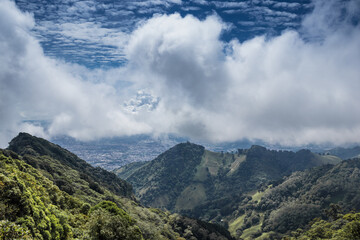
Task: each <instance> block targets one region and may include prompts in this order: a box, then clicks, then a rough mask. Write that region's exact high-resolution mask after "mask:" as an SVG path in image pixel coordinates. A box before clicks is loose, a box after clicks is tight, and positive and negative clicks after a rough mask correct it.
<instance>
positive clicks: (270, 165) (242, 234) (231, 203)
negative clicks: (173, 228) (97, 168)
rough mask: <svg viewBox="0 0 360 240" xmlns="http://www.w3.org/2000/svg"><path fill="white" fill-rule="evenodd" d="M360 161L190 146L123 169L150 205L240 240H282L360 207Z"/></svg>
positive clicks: (261, 149)
mask: <svg viewBox="0 0 360 240" xmlns="http://www.w3.org/2000/svg"><path fill="white" fill-rule="evenodd" d="M359 164H360V160H359V159H353V160H347V161H342V159H340V158H339V157H336V156H333V155H330V154H329V153H326V154H315V153H312V152H311V151H309V150H300V151H297V152H292V151H275V150H268V149H266V148H264V147H261V146H252V147H251V148H249V149H238V151H237V153H235V154H232V153H216V152H211V151H208V150H206V149H204V147H202V146H199V145H196V144H191V143H182V144H178V145H176V146H175V147H173V148H171V149H169V150H168V151H166V152H164V153H163V154H161V155H159V156H158V157H157V158H155V159H154V160H152V161H150V162H142V163H133V164H129V165H126V166H124V167H122V168H120V169H117V170H115V173H116V174H118V176H120V177H122V178H124V179H125V180H127V181H129V182H130V183H131V184H132V185H133V188H134V190H135V195H136V197H137V198H138V199H139V200H140V202H142V203H143V204H144V205H146V206H152V207H158V208H163V209H167V210H170V211H172V212H178V213H181V214H184V215H187V216H191V217H194V218H200V219H202V220H204V221H210V222H214V223H217V224H220V225H222V226H224V227H225V228H227V229H228V230H229V231H230V232H231V234H232V235H233V236H234V237H236V238H239V239H255V238H258V239H269V238H270V239H271V238H274V239H279V238H281V237H283V236H284V234H285V235H286V234H291V231H294V230H296V229H298V228H304V227H306V226H307V225H308V224H309V222H310V221H311V220H313V219H314V218H316V217H320V218H326V217H327V216H326V215H325V214H324V211H325V210H326V209H328V208H329V207H330V205H331V204H338V205H339V207H340V208H341V209H342V210H343V211H345V212H349V211H350V210H351V209H352V208H354V209H355V210H357V211H358V210H360V205H359V204H360V198H359V197H360V195H359V192H358V190H357V187H356V186H357V184H358V181H359V180H360V177H359V174H358V173H359Z"/></svg>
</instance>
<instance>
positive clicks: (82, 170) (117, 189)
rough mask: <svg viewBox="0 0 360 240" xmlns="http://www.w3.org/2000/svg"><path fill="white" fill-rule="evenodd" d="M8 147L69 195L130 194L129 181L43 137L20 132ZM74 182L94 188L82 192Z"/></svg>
mask: <svg viewBox="0 0 360 240" xmlns="http://www.w3.org/2000/svg"><path fill="white" fill-rule="evenodd" d="M8 149H9V150H12V151H14V152H16V153H17V154H19V155H22V156H23V159H24V160H25V161H26V163H28V164H30V165H32V166H33V167H35V168H37V169H39V170H41V171H42V172H43V174H44V175H46V176H47V177H48V178H49V179H51V180H52V181H53V182H54V183H55V184H56V185H57V186H58V187H59V188H60V189H61V190H64V191H66V192H67V193H69V194H70V195H72V194H80V195H83V196H84V199H88V197H89V196H92V195H94V194H95V195H96V194H97V193H99V194H102V193H104V191H105V190H108V191H110V192H112V193H114V194H117V195H120V196H125V197H130V198H131V197H132V196H133V193H132V187H131V185H130V184H129V183H128V182H126V181H124V180H122V179H120V178H118V177H117V176H116V175H115V174H113V173H110V172H108V171H106V170H104V169H102V168H94V167H92V166H91V165H90V164H88V163H87V162H85V161H84V160H82V159H80V158H78V157H77V156H76V155H75V154H73V153H71V152H69V151H67V150H65V149H63V148H61V147H60V146H58V145H55V144H53V143H51V142H48V141H46V140H45V139H42V138H37V137H34V136H31V135H30V134H27V133H20V134H19V135H18V136H17V137H15V138H14V139H13V140H12V141H11V142H10V143H9V147H8ZM64 173H66V174H64ZM77 180H78V181H77ZM76 185H88V186H89V187H90V189H92V190H94V192H81V191H80V189H79V188H77V187H76ZM75 189H78V191H77V192H76V191H75ZM84 189H86V188H84Z"/></svg>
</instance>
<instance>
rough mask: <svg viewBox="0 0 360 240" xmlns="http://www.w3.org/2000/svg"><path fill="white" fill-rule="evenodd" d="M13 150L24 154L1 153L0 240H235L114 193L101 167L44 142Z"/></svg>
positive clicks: (29, 140)
mask: <svg viewBox="0 0 360 240" xmlns="http://www.w3.org/2000/svg"><path fill="white" fill-rule="evenodd" d="M14 143H15V144H14ZM11 148H12V149H14V150H17V151H18V152H20V153H21V154H23V155H18V154H17V153H15V152H13V151H11V150H1V149H0V239H109V240H111V239H114V240H115V239H124V240H125V239H149V240H150V239H153V240H161V239H173V240H176V239H214V240H215V239H223V240H226V239H232V238H231V236H230V235H229V233H228V232H227V231H226V230H225V229H223V228H221V227H220V226H217V225H214V224H209V223H205V222H202V221H199V220H194V219H189V218H187V217H183V216H180V215H177V214H169V213H165V212H163V211H161V210H158V209H153V208H145V207H143V206H141V205H139V204H138V203H137V202H135V201H133V197H132V195H131V194H127V195H125V196H124V195H123V191H119V189H116V187H118V185H117V186H115V187H114V188H115V190H116V192H113V191H111V189H112V188H111V186H110V187H107V186H106V184H111V183H110V182H109V181H106V180H107V178H105V180H103V178H101V176H100V177H98V176H97V175H96V173H97V171H99V170H98V169H95V168H94V169H95V170H94V169H92V167H91V166H90V165H87V164H84V162H83V161H82V160H81V159H78V158H77V157H76V156H75V155H73V154H71V153H70V152H68V151H66V150H64V149H62V148H60V147H59V146H56V145H53V144H51V143H49V142H47V141H46V140H44V139H40V138H36V137H33V136H31V135H28V134H20V135H19V136H18V137H17V138H15V139H14V140H13V141H12V144H11ZM27 162H29V163H31V164H32V165H33V166H35V167H36V168H35V167H33V166H32V165H29V164H28V163H27ZM81 167H84V168H85V171H84V172H81ZM101 171H102V172H101ZM101 171H100V172H101V173H103V174H105V176H112V177H114V179H113V181H114V183H119V182H124V183H125V185H122V186H129V184H128V183H126V182H125V181H123V180H120V179H118V178H117V177H116V176H115V175H114V174H110V173H108V172H106V171H105V170H101ZM90 180H91V181H94V184H97V185H96V186H97V187H93V188H94V189H93V188H92V184H91V181H90ZM89 181H90V182H89ZM95 181H96V182H95ZM103 183H104V184H105V185H104V186H102V185H101V184H103ZM68 192H70V194H71V195H70V194H69V193H68ZM125 192H126V191H125ZM194 237H196V238H194Z"/></svg>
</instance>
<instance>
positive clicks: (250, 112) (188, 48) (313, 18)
mask: <svg viewBox="0 0 360 240" xmlns="http://www.w3.org/2000/svg"><path fill="white" fill-rule="evenodd" d="M359 21H360V1H358V0H291V1H272V0H263V1H260V0H244V1H206V0H188V1H185V0H162V1H161V0H141V1H127V0H123V1H115V0H97V1H95V0H84V1H79V0H76V1H75V0H59V1H55V0H49V1H46V0H17V1H11V0H0V53H1V54H0V147H6V146H7V143H8V142H9V141H10V140H11V139H12V138H13V137H14V136H16V135H17V133H18V132H20V131H25V132H29V133H31V134H34V135H36V136H39V137H45V138H47V139H50V138H51V137H55V136H60V135H66V136H71V137H74V138H76V139H78V140H81V141H89V140H94V139H101V138H106V137H115V136H132V135H136V134H149V135H153V136H160V135H167V134H173V135H177V136H182V137H187V138H189V139H192V140H195V141H196V140H201V141H208V142H213V143H220V142H229V141H236V140H241V139H249V140H261V141H264V142H267V143H272V144H274V143H276V144H282V145H287V146H298V145H306V144H333V145H346V144H354V143H355V144H358V143H360V107H359V106H360V94H359V90H360V67H359V66H360V24H359Z"/></svg>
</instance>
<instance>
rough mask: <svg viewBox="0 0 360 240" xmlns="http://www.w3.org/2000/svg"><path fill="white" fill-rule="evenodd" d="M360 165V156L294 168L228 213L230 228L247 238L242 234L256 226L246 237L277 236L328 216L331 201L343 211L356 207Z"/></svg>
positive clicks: (359, 201)
mask: <svg viewBox="0 0 360 240" xmlns="http://www.w3.org/2000/svg"><path fill="white" fill-rule="evenodd" d="M359 169H360V159H352V160H347V161H343V162H341V163H339V164H337V165H335V166H333V165H324V166H320V167H316V168H312V169H309V170H305V171H303V172H295V173H293V174H292V175H291V176H289V177H285V178H284V179H283V181H280V182H277V183H274V184H273V185H270V186H269V187H268V188H266V189H264V190H263V191H259V192H257V193H256V194H254V195H252V196H250V197H249V198H248V199H244V201H242V202H241V203H240V204H238V208H237V209H236V210H235V211H234V212H233V214H232V216H231V217H230V219H231V220H230V221H229V230H230V232H231V233H232V234H233V235H234V236H239V237H240V236H241V237H242V238H245V239H246V237H245V236H244V235H245V234H247V233H248V232H249V231H251V230H253V229H256V228H257V229H256V231H252V233H251V234H252V235H250V236H249V235H248V236H247V237H248V239H254V238H255V237H259V239H262V238H261V237H265V236H267V237H268V236H273V237H274V238H275V239H278V238H281V236H282V235H283V234H290V233H291V232H292V231H296V230H297V229H298V228H306V227H307V225H308V224H309V222H311V221H312V220H313V219H315V218H319V219H328V218H329V214H328V213H329V211H328V209H329V208H330V209H331V207H332V206H333V205H332V204H336V206H338V208H339V209H341V212H344V213H347V212H350V211H351V210H356V211H359V210H360V189H359V187H358V186H359V184H360V174H359V173H360V170H359ZM339 211H340V210H339ZM302 239H307V238H302ZM309 239H316V238H309ZM324 239H326V237H324ZM344 239H351V238H344Z"/></svg>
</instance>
